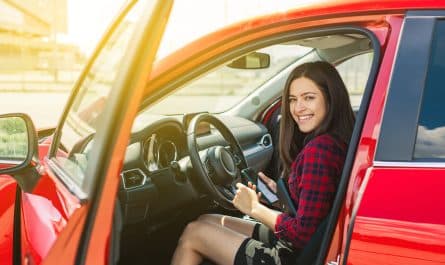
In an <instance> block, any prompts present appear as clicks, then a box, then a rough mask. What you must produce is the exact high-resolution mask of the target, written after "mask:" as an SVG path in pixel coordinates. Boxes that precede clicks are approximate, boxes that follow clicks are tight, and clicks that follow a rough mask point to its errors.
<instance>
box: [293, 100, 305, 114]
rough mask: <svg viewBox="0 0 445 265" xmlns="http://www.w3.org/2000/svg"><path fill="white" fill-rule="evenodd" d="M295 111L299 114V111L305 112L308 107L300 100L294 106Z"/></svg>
mask: <svg viewBox="0 0 445 265" xmlns="http://www.w3.org/2000/svg"><path fill="white" fill-rule="evenodd" d="M294 109H295V111H296V112H299V111H302V110H305V109H306V106H305V105H304V103H303V102H301V100H298V101H297V102H295V104H294Z"/></svg>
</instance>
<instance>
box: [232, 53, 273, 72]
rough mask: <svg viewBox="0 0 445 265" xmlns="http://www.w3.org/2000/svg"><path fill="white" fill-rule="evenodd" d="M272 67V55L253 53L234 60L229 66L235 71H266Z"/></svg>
mask: <svg viewBox="0 0 445 265" xmlns="http://www.w3.org/2000/svg"><path fill="white" fill-rule="evenodd" d="M269 65H270V55H269V54H267V53H261V52H252V53H249V54H247V55H244V56H242V57H240V58H238V59H235V60H233V61H232V62H231V63H229V64H228V65H227V66H228V67H230V68H235V69H264V68H268V67H269Z"/></svg>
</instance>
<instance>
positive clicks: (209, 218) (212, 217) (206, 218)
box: [197, 214, 224, 223]
mask: <svg viewBox="0 0 445 265" xmlns="http://www.w3.org/2000/svg"><path fill="white" fill-rule="evenodd" d="M223 216H224V215H221V214H203V215H201V216H199V217H198V219H197V220H198V221H203V222H211V223H219V220H221V218H222V217H223Z"/></svg>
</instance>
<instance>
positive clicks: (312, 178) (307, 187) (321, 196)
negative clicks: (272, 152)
mask: <svg viewBox="0 0 445 265" xmlns="http://www.w3.org/2000/svg"><path fill="white" fill-rule="evenodd" d="M346 151H347V146H346V144H344V143H342V142H340V141H338V140H337V139H335V138H334V137H332V136H330V135H328V134H323V135H320V136H317V137H315V138H314V139H312V140H311V141H309V143H307V144H306V145H305V146H304V148H303V150H301V151H300V153H299V154H298V155H297V157H296V159H295V161H294V162H293V163H292V165H291V169H290V174H289V178H288V185H289V192H290V196H291V197H292V200H293V201H294V204H295V206H296V208H297V214H296V216H294V217H293V216H290V215H288V214H287V213H282V214H280V215H279V216H278V218H277V222H276V224H275V231H276V232H275V234H276V236H277V237H278V238H280V239H283V240H285V241H288V242H291V243H292V245H293V246H294V247H295V248H296V249H301V248H303V247H304V246H305V245H306V243H307V242H308V241H309V239H310V238H311V236H312V234H313V233H314V232H315V230H316V229H317V226H318V225H319V224H320V223H321V221H322V220H323V219H324V218H325V217H326V216H327V215H328V213H329V211H330V209H331V207H332V203H333V201H334V196H335V193H336V190H337V184H338V182H339V179H340V175H341V171H342V169H343V164H344V161H345V158H346Z"/></svg>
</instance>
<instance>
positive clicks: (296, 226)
mask: <svg viewBox="0 0 445 265" xmlns="http://www.w3.org/2000/svg"><path fill="white" fill-rule="evenodd" d="M281 117H282V118H281V124H280V144H279V147H280V156H281V159H282V162H283V165H284V172H283V173H284V174H283V175H284V176H287V181H288V185H289V191H290V195H291V197H292V200H293V201H294V203H295V205H296V207H297V214H296V215H295V216H291V215H289V214H287V213H281V212H277V211H275V210H272V209H269V208H267V207H266V206H264V205H263V204H261V203H260V202H259V196H260V194H257V193H256V191H255V186H253V185H251V184H249V185H248V186H245V185H243V184H241V183H238V184H237V187H238V190H237V193H236V195H235V197H234V199H233V204H234V206H235V207H236V208H237V209H238V210H240V211H241V212H243V213H244V214H247V215H249V216H251V217H253V218H254V219H256V220H258V221H259V222H260V223H257V222H252V221H248V220H244V219H239V218H234V217H230V216H222V215H203V216H201V217H200V218H198V220H196V221H194V222H192V223H190V224H188V226H187V227H186V229H185V230H184V232H183V234H182V236H181V238H180V240H179V244H178V246H177V248H176V251H175V254H174V256H173V260H172V264H199V263H200V262H201V261H202V260H203V259H204V258H207V259H210V260H212V261H214V262H216V263H218V264H293V263H294V262H295V258H296V256H297V253H298V251H299V250H301V249H302V248H303V247H304V246H305V244H306V243H307V242H308V241H309V239H310V237H311V236H312V234H313V233H314V232H315V230H316V228H317V226H318V225H319V224H320V222H321V221H322V220H323V219H324V218H326V216H327V215H328V213H329V211H330V209H331V207H332V202H333V200H334V196H335V193H336V190H337V184H338V182H339V178H340V175H341V172H342V168H343V164H344V160H345V157H346V151H347V144H348V142H349V140H350V138H351V134H352V130H353V126H354V113H353V111H352V108H351V105H350V102H349V96H348V93H347V90H346V88H345V85H344V83H343V81H342V79H341V77H340V75H339V74H338V72H337V70H336V69H335V68H334V67H333V66H332V65H331V64H329V63H326V62H313V63H305V64H302V65H300V66H298V67H296V68H295V69H294V70H293V71H292V72H291V74H290V75H289V78H288V80H287V82H286V86H285V89H284V91H283V96H282V110H281ZM259 176H260V177H261V178H262V179H263V180H264V182H265V183H267V185H268V186H269V187H270V188H271V189H272V190H275V191H276V183H275V182H274V181H273V180H272V179H270V178H268V177H267V176H265V175H264V174H263V173H261V172H260V173H259Z"/></svg>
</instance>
